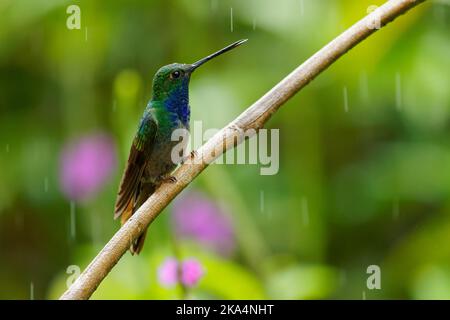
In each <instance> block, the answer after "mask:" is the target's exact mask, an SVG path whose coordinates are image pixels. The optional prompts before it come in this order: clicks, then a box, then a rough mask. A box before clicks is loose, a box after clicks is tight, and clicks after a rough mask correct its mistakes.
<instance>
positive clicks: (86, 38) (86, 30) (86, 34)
mask: <svg viewBox="0 0 450 320" xmlns="http://www.w3.org/2000/svg"><path fill="white" fill-rule="evenodd" d="M84 40H85V41H86V42H87V41H88V28H87V27H84Z"/></svg>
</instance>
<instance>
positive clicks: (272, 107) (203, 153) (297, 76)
mask: <svg viewBox="0 0 450 320" xmlns="http://www.w3.org/2000/svg"><path fill="white" fill-rule="evenodd" d="M423 1H424V0H390V1H387V2H386V3H385V4H384V5H382V6H380V7H379V8H377V9H376V10H375V11H373V12H372V13H370V14H369V15H367V16H365V17H364V18H363V19H361V20H360V21H358V22H357V23H355V24H354V25H353V26H351V27H350V28H349V29H347V30H346V31H344V32H343V33H342V34H341V35H339V36H338V37H337V38H335V39H334V40H333V41H331V42H330V43H329V44H327V45H326V46H325V47H323V48H322V49H321V50H320V51H318V52H317V53H316V54H314V55H313V56H312V57H311V58H309V59H308V60H307V61H305V62H304V63H303V64H302V65H300V66H299V67H298V68H297V69H295V70H294V71H293V72H291V74H289V75H288V76H287V77H285V78H284V79H283V80H282V81H281V82H279V83H278V84H277V85H276V86H275V87H274V88H272V89H271V90H270V91H269V92H267V93H266V94H265V95H264V96H263V97H261V98H260V99H259V100H258V101H256V102H255V103H254V104H253V105H252V106H250V107H249V108H248V109H247V110H245V111H244V112H243V113H242V114H241V115H240V116H239V117H238V118H236V119H235V120H234V121H232V122H231V123H230V124H229V125H227V126H226V127H225V128H223V129H222V130H221V131H220V132H218V133H217V134H216V135H215V136H213V137H212V138H211V139H210V140H208V141H207V142H206V143H205V144H204V145H203V146H202V147H200V148H199V149H198V150H197V157H196V158H197V159H203V161H200V163H197V164H195V163H194V164H183V165H182V166H180V167H179V168H178V169H177V170H176V171H175V173H174V176H175V177H176V178H177V183H174V184H163V185H162V186H161V187H160V188H159V189H158V190H156V192H155V193H154V194H153V195H152V196H151V197H150V198H149V199H148V200H147V201H146V202H145V203H144V204H143V205H142V206H141V207H140V208H139V210H138V211H137V212H136V213H135V214H134V215H133V216H132V217H131V218H130V219H129V220H128V222H127V223H126V224H125V225H123V226H122V228H120V230H119V231H117V233H116V234H115V235H114V236H113V237H112V239H111V240H110V241H109V242H108V243H107V244H106V246H105V247H104V248H103V249H102V250H101V251H100V253H99V254H98V255H97V256H96V257H95V258H94V260H93V261H92V262H91V263H90V264H89V265H88V266H87V268H86V269H85V270H84V271H83V273H82V274H81V275H80V276H79V277H78V279H77V280H76V281H75V282H74V283H73V284H72V286H71V287H70V288H69V289H68V290H67V291H66V292H65V293H64V294H63V295H62V296H61V297H60V299H89V297H90V296H91V295H92V293H93V292H94V291H95V290H96V289H97V287H98V286H99V284H100V283H101V281H102V280H103V279H104V278H105V277H106V276H107V274H108V273H109V272H110V271H111V269H112V268H113V267H114V265H115V264H116V263H117V262H118V261H119V260H120V258H121V257H122V256H123V254H124V253H125V252H126V251H127V249H128V248H129V246H130V243H131V242H132V240H133V239H134V238H136V237H137V236H138V235H139V234H140V233H141V232H142V231H143V230H144V229H145V228H146V227H147V226H149V225H150V224H151V223H152V221H153V220H154V219H155V218H156V217H157V216H158V215H159V213H160V212H161V211H162V210H163V209H164V208H165V207H166V206H167V205H168V204H169V203H170V201H171V200H172V199H173V198H175V196H176V195H178V194H179V193H180V192H181V191H182V190H183V189H184V188H185V187H186V186H187V185H189V183H190V182H191V181H192V180H193V179H195V177H196V176H197V175H199V174H200V173H201V172H202V171H203V170H204V169H205V168H206V167H207V166H208V164H209V163H211V162H212V161H214V159H216V158H217V157H219V156H220V155H221V154H222V153H223V152H225V151H226V150H228V149H230V148H233V147H234V146H235V139H236V138H237V139H238V142H239V143H240V142H241V139H240V137H241V136H242V134H243V132H244V131H245V130H247V129H256V130H258V129H260V128H262V127H263V126H264V124H265V123H266V121H267V120H268V119H269V118H270V117H271V115H272V114H273V113H274V112H276V111H277V110H278V108H279V107H280V106H281V105H282V104H283V103H285V102H286V101H287V100H288V99H290V98H291V97H292V96H293V95H294V94H295V93H297V92H298V91H299V90H300V89H302V88H303V87H304V86H306V85H307V84H308V83H309V82H310V81H311V80H313V79H314V78H315V77H316V76H317V75H319V74H320V73H321V72H322V71H324V70H325V69H327V68H328V67H329V66H330V65H331V64H332V63H334V62H335V61H336V60H337V59H338V58H340V57H341V56H342V55H344V54H345V53H346V52H347V51H349V50H350V49H351V48H353V47H354V46H355V45H357V44H358V43H360V42H361V41H362V40H364V39H365V38H367V37H368V36H369V35H371V34H372V33H374V32H375V31H377V29H376V28H374V26H377V21H379V22H380V24H379V26H380V27H383V26H385V25H386V24H387V23H389V22H390V21H392V20H394V19H395V18H397V17H398V16H400V15H401V14H403V13H405V12H407V11H408V10H409V9H411V8H413V7H414V6H416V5H418V4H420V3H421V2H423Z"/></svg>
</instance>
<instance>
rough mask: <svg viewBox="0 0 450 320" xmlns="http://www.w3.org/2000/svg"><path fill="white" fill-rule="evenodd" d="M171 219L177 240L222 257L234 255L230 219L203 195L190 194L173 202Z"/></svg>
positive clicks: (197, 193)
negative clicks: (199, 244) (187, 242)
mask: <svg viewBox="0 0 450 320" xmlns="http://www.w3.org/2000/svg"><path fill="white" fill-rule="evenodd" d="M172 218H173V220H172V222H173V225H174V229H175V233H176V234H177V235H178V236H179V237H180V238H188V239H194V240H196V241H198V242H199V243H201V244H203V245H204V246H206V247H209V248H212V249H213V250H214V251H216V252H218V253H220V254H222V255H225V256H229V255H231V254H232V253H233V251H234V249H235V235H234V230H233V227H232V224H231V221H230V219H229V218H228V216H227V215H225V214H224V213H223V212H222V210H221V209H220V208H219V207H218V206H217V205H216V204H215V203H214V202H213V201H211V200H210V199H209V198H207V197H206V196H204V195H203V194H202V193H199V192H190V193H187V194H186V195H184V196H182V197H181V198H179V199H177V200H175V204H174V209H173V215H172Z"/></svg>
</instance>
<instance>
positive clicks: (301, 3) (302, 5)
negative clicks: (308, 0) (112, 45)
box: [300, 0, 305, 16]
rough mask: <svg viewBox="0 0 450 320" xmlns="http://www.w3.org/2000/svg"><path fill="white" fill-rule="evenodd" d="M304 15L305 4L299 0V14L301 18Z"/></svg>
mask: <svg viewBox="0 0 450 320" xmlns="http://www.w3.org/2000/svg"><path fill="white" fill-rule="evenodd" d="M304 13H305V3H304V0H300V14H301V15H302V16H303V14H304Z"/></svg>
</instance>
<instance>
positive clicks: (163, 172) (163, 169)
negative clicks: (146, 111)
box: [144, 136, 188, 184]
mask: <svg viewBox="0 0 450 320" xmlns="http://www.w3.org/2000/svg"><path fill="white" fill-rule="evenodd" d="M155 140H156V141H155V146H154V148H153V151H152V153H151V154H150V158H149V160H148V162H147V166H146V168H145V173H144V181H145V182H150V183H153V184H157V183H158V182H160V180H161V178H164V177H166V176H168V175H169V174H170V173H171V172H172V171H173V170H174V169H175V168H176V166H177V165H178V164H179V162H178V163H177V162H174V161H173V160H176V159H172V150H173V148H174V147H175V146H177V145H178V144H179V143H180V142H179V141H171V139H170V136H169V137H158V136H157V137H156V139H155ZM187 141H188V139H187V138H186V137H185V138H184V139H183V141H182V147H183V149H184V148H186V145H187Z"/></svg>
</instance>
